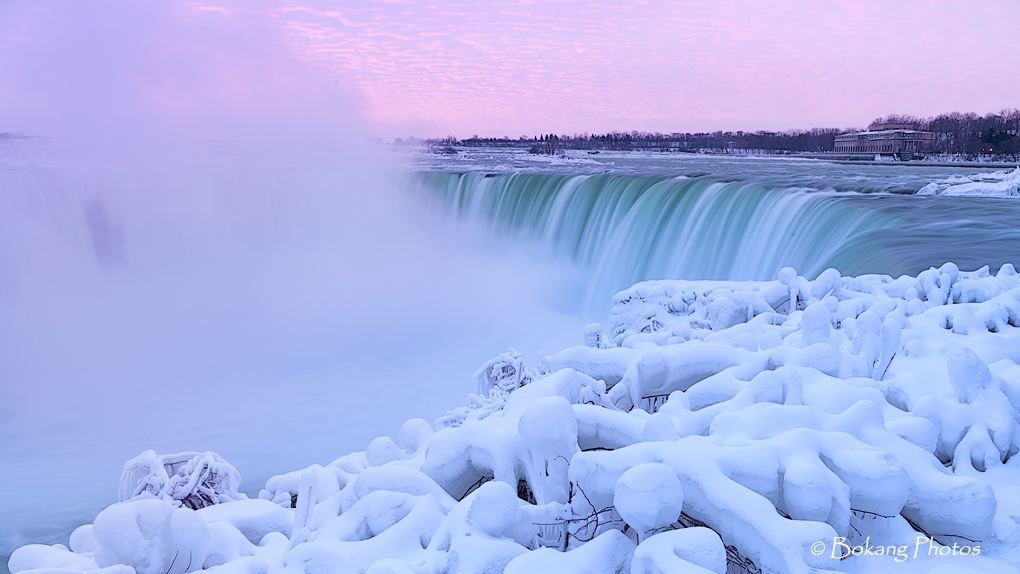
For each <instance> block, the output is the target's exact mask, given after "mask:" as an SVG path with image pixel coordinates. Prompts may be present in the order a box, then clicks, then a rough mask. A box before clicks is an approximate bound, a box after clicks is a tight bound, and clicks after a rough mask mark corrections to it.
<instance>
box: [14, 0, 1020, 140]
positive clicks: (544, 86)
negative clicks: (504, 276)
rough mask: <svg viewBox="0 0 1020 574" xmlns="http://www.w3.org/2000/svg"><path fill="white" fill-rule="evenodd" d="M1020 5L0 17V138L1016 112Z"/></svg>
mask: <svg viewBox="0 0 1020 574" xmlns="http://www.w3.org/2000/svg"><path fill="white" fill-rule="evenodd" d="M1017 22H1020V2H1016V1H1014V0H998V1H995V0H992V1H984V2H982V1H973V0H971V1H966V2H963V1H960V2H956V1H948V0H944V1H927V2H926V1H914V2H889V1H888V0H881V1H871V0H860V1H842V2H841V1H831V2H816V1H799V0H784V1H778V0H771V1H754V0H713V1H692V0H673V1H654V0H646V1H629V2H620V1H611V0H580V1H575V0H565V1H556V2H552V1H550V2H543V1H538V0H534V1H527V0H499V1H491V2H443V1H432V2H430V1H417V0H407V1H403V0H392V1H385V0H379V1H369V0H340V1H335V0H258V1H249V2H239V1H234V0H230V1H226V2H213V1H211V0H202V1H197V2H163V1H157V2H145V3H142V2H131V1H127V0H124V1H110V0H99V1H94V2H72V1H70V0H68V1H63V2H61V1H50V0H41V1H40V0H31V1H30V0H4V2H3V3H0V78H2V79H3V80H4V81H2V82H0V131H11V130H25V131H27V132H31V133H51V134H64V133H67V134H72V133H81V132H94V131H102V130H108V131H111V132H113V133H133V132H137V131H141V130H144V131H146V132H155V133H159V132H160V131H166V132H167V133H170V134H175V135H177V134H180V135H188V136H197V137H220V136H223V137H227V136H244V135H250V134H254V133H266V132H269V133H277V132H279V133H298V134H318V135H323V134H332V133H337V132H339V131H348V132H352V133H353V132H357V133H358V134H359V135H362V134H368V135H378V136H381V137H386V138H392V137H395V136H408V135H419V136H437V135H446V134H452V135H455V136H458V137H467V136H470V135H473V134H479V135H488V136H504V135H507V136H510V137H517V136H520V135H524V134H528V135H532V134H535V133H541V132H550V131H553V132H557V133H574V132H586V131H587V132H602V131H608V130H632V129H639V130H657V131H663V132H670V131H700V130H713V129H745V130H754V129H788V128H809V127H814V126H836V127H844V126H861V125H866V124H867V123H868V122H869V121H871V120H872V119H874V118H875V117H877V116H881V115H886V114H890V113H909V114H915V115H921V116H928V115H935V114H938V113H943V112H949V111H974V112H978V113H981V114H984V113H988V112H993V111H998V110H1000V109H1002V108H1004V107H1017V106H1020V74H1017V70H1020V35H1018V34H1017V32H1016V30H1017V28H1016V24H1017Z"/></svg>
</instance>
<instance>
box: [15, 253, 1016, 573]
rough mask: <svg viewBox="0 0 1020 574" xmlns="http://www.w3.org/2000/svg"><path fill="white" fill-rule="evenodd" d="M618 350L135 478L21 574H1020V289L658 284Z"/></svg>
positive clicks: (149, 469)
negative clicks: (299, 442) (315, 452)
mask: <svg viewBox="0 0 1020 574" xmlns="http://www.w3.org/2000/svg"><path fill="white" fill-rule="evenodd" d="M611 322H612V324H611V329H610V332H609V333H606V332H605V331H604V330H603V329H602V327H601V326H599V325H595V324H593V325H589V326H588V327H586V328H585V330H584V342H585V345H584V346H578V347H574V348H570V349H567V350H564V351H562V352H560V353H558V354H555V355H552V356H549V357H544V358H542V359H540V360H539V361H538V362H536V363H535V364H533V365H531V366H527V365H525V364H524V362H523V360H522V357H521V356H520V355H519V354H518V353H516V352H515V351H513V350H512V349H511V350H510V351H508V352H507V353H504V354H502V355H500V356H498V357H496V358H494V359H493V360H491V361H490V362H488V363H486V364H485V365H483V367H482V368H481V369H479V371H478V373H476V382H477V385H478V394H477V395H470V396H469V397H468V401H467V405H466V406H463V407H460V408H457V409H455V410H453V411H450V413H449V414H447V415H446V416H444V417H442V418H440V419H439V420H438V421H436V423H435V424H434V425H433V424H429V423H428V422H426V421H424V420H421V419H413V420H410V421H407V422H406V423H405V424H404V425H403V426H402V427H401V428H400V431H399V434H398V436H397V440H396V441H394V440H392V439H390V438H389V437H380V438H378V439H376V440H374V441H372V442H371V444H369V445H368V448H367V449H366V450H365V451H364V452H356V453H352V454H348V455H345V456H342V457H340V458H338V459H336V460H334V461H333V462H331V463H329V464H327V465H325V466H318V465H313V466H311V467H309V468H307V469H302V470H297V471H294V472H291V473H288V474H283V475H279V476H276V477H273V478H271V479H270V480H269V481H268V482H267V484H266V486H265V489H263V490H262V491H261V493H260V494H259V496H258V498H257V499H247V498H246V497H245V496H244V495H243V494H239V493H238V492H237V485H238V483H239V480H240V477H239V475H238V472H237V470H236V469H235V468H234V467H233V466H231V465H230V464H229V463H227V462H226V461H223V460H222V459H221V458H219V457H218V456H216V455H215V454H213V453H205V454H201V453H182V454H179V455H168V456H158V455H156V454H155V453H153V452H152V451H148V452H146V453H143V454H142V455H141V456H139V457H138V458H136V459H134V460H132V461H129V462H128V463H127V464H126V465H125V468H124V473H123V475H122V477H121V482H120V490H119V496H120V500H121V501H122V502H120V503H118V504H115V505H112V506H110V507H109V508H107V509H106V510H104V511H102V512H101V513H100V514H99V515H98V516H97V517H96V519H95V521H94V523H93V524H90V525H85V526H82V527H80V528H78V529H77V530H75V531H74V533H73V534H72V535H71V537H70V541H69V547H70V548H69V549H68V548H66V547H64V546H61V545H56V546H43V545H30V546H25V547H22V548H20V549H18V550H17V551H15V553H14V554H13V555H12V557H11V559H10V569H11V571H12V572H13V573H22V574H71V573H77V572H84V571H89V570H92V571H95V569H96V568H101V569H102V572H104V573H106V574H131V573H132V572H137V573H138V574H182V573H184V572H189V571H196V570H199V569H202V568H205V569H209V570H211V571H213V572H218V573H220V574H239V573H245V574H248V573H252V574H262V573H274V574H275V573H278V572H279V573H295V574H297V573H301V572H304V573H307V574H327V573H328V574H334V573H335V574H339V573H343V572H370V573H372V574H383V573H391V574H410V573H418V574H424V573H430V574H431V573H440V572H444V573H445V572H449V573H453V572H499V571H506V572H518V573H528V574H534V573H535V572H550V571H555V572H558V573H559V574H566V573H571V572H577V573H581V572H585V573H590V572H627V571H630V572H633V573H639V572H640V573H653V572H655V573H659V572H661V573H667V572H668V573H673V572H692V573H694V572H716V573H719V574H722V573H723V572H727V571H730V572H758V571H761V572H776V573H780V572H791V573H807V572H821V571H830V570H835V571H848V570H849V571H855V572H889V571H897V572H933V573H934V572H1016V570H1015V569H1014V568H1013V567H1012V566H1010V564H1016V563H1017V561H1018V555H1017V547H1018V546H1020V526H1018V524H1017V520H1018V517H1020V457H1017V456H1015V455H1016V454H1017V452H1018V450H1020V426H1018V420H1020V415H1018V410H1020V366H1018V363H1020V276H1017V274H1016V272H1015V270H1014V268H1013V266H1012V265H1004V266H1003V267H1002V268H1001V269H999V270H998V272H997V273H996V274H995V275H994V276H992V275H991V274H990V273H989V271H988V269H987V268H983V269H980V270H977V271H974V272H962V271H960V270H959V269H958V268H957V267H956V266H955V265H953V264H951V263H948V264H946V265H944V266H942V267H941V268H940V269H930V270H928V271H925V272H923V273H921V274H920V275H919V276H918V277H916V278H914V277H906V276H904V277H900V278H898V279H893V278H891V277H888V276H879V275H868V276H861V277H841V276H840V274H839V273H838V272H837V271H835V270H831V269H830V270H828V271H826V272H824V273H822V274H821V275H820V276H819V277H818V278H817V279H816V280H814V281H809V280H807V279H805V278H803V277H799V276H797V274H796V273H795V272H794V271H793V270H792V269H789V268H787V269H784V270H783V271H781V272H780V274H779V278H778V280H775V281H764V282H750V281H744V282H736V281H650V282H645V283H640V284H638V285H635V286H634V287H632V288H630V289H628V290H626V291H623V292H621V293H619V294H618V295H617V296H616V298H615V299H614V306H613V310H612V316H611Z"/></svg>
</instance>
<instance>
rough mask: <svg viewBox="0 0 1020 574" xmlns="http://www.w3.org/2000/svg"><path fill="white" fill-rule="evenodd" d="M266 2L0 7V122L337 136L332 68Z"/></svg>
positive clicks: (47, 129)
mask: <svg viewBox="0 0 1020 574" xmlns="http://www.w3.org/2000/svg"><path fill="white" fill-rule="evenodd" d="M270 8H272V7H271V6H270V5H260V4H258V3H255V4H252V3H247V4H245V5H243V6H242V5H236V6H232V5H226V6H207V5H202V4H199V3H193V2H192V3H174V2H168V1H163V0H157V1H154V2H149V1H146V2H133V1H127V0H100V1H98V2H72V1H57V2H14V3H8V4H6V5H5V7H3V8H0V29H2V30H3V34H0V54H2V55H0V77H3V78H4V79H5V81H4V82H3V84H4V86H3V87H0V110H4V112H6V113H4V114H3V116H0V124H2V125H0V131H14V130H23V131H25V132H28V133H32V134H40V135H55V136H79V137H80V136H107V137H131V138H157V139H158V138H163V137H170V138H199V139H208V138H243V139H252V138H256V139H259V138H280V137H282V138H301V139H308V138H312V139H322V138H327V139H341V138H343V137H344V136H357V134H358V133H360V131H361V126H362V122H361V120H360V112H359V110H360V108H361V105H360V102H359V98H358V96H357V94H356V93H355V91H354V90H352V89H351V88H350V87H349V84H348V82H347V81H346V79H345V78H344V77H343V73H342V72H339V71H336V70H333V71H325V70H322V69H316V68H315V66H314V65H312V64H309V63H307V62H305V61H303V60H302V59H301V58H300V55H299V54H296V53H295V50H294V49H293V47H292V46H291V45H289V44H288V38H289V37H288V35H287V33H286V32H285V31H284V30H283V29H282V28H281V27H280V26H278V25H277V23H276V16H275V13H274V12H273V11H272V10H271V9H270Z"/></svg>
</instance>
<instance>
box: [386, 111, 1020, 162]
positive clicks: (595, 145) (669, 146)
mask: <svg viewBox="0 0 1020 574" xmlns="http://www.w3.org/2000/svg"><path fill="white" fill-rule="evenodd" d="M888 124H896V125H901V126H906V127H908V128H909V129H915V130H921V131H930V132H933V133H934V134H935V143H934V149H933V150H932V153H933V154H947V155H958V156H964V157H977V156H995V157H1000V158H1012V159H1013V160H1016V159H1017V158H1018V157H1020V110H1018V109H1005V110H1002V111H1001V112H999V113H997V114H987V115H985V116H979V115H978V114H975V113H973V112H971V113H959V112H952V113H948V114H941V115H938V116H934V117H929V118H918V117H915V116H910V115H890V116H886V117H882V118H877V119H876V120H875V121H873V122H872V123H871V124H870V125H869V129H874V128H878V127H881V126H882V125H888ZM857 131H864V128H813V129H810V130H787V131H780V132H770V131H764V130H759V131H754V132H745V131H715V132H699V133H679V132H674V133H668V134H664V133H660V132H640V131H632V132H608V133H603V134H590V133H583V134H576V133H575V134H573V135H567V134H551V133H550V134H541V135H534V136H526V135H524V136H520V137H518V138H516V139H511V138H510V137H502V138H482V137H478V136H477V135H475V136H472V137H470V138H467V139H463V140H458V139H457V138H455V137H453V136H447V137H445V138H435V139H428V140H424V143H426V144H427V145H429V146H430V148H432V147H435V148H437V149H439V148H442V149H447V148H450V146H467V147H514V148H527V149H528V150H529V151H531V152H533V153H540V154H558V153H562V152H563V151H564V150H587V151H590V152H597V151H602V150H619V151H629V150H646V151H660V152H688V153H697V152H713V153H765V154H786V153H803V152H830V151H833V149H834V148H835V139H836V136H837V135H840V134H844V133H851V132H857ZM421 141H422V140H416V139H415V138H411V140H409V141H408V142H406V143H412V142H421ZM396 143H404V142H401V141H400V140H398V141H397V142H396Z"/></svg>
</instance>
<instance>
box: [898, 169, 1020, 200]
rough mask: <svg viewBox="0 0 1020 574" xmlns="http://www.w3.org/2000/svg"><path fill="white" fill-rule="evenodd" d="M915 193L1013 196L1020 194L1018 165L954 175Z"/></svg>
mask: <svg viewBox="0 0 1020 574" xmlns="http://www.w3.org/2000/svg"><path fill="white" fill-rule="evenodd" d="M917 195H979V196H987V197H1015V196H1018V195H1020V167H1017V168H1016V169H1014V170H1011V171H1010V170H1001V171H993V172H990V173H978V174H974V175H970V176H961V175H954V176H951V177H948V178H946V179H942V180H939V181H933V182H931V183H929V184H928V185H926V186H924V187H922V188H921V189H920V190H918V192H917Z"/></svg>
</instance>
